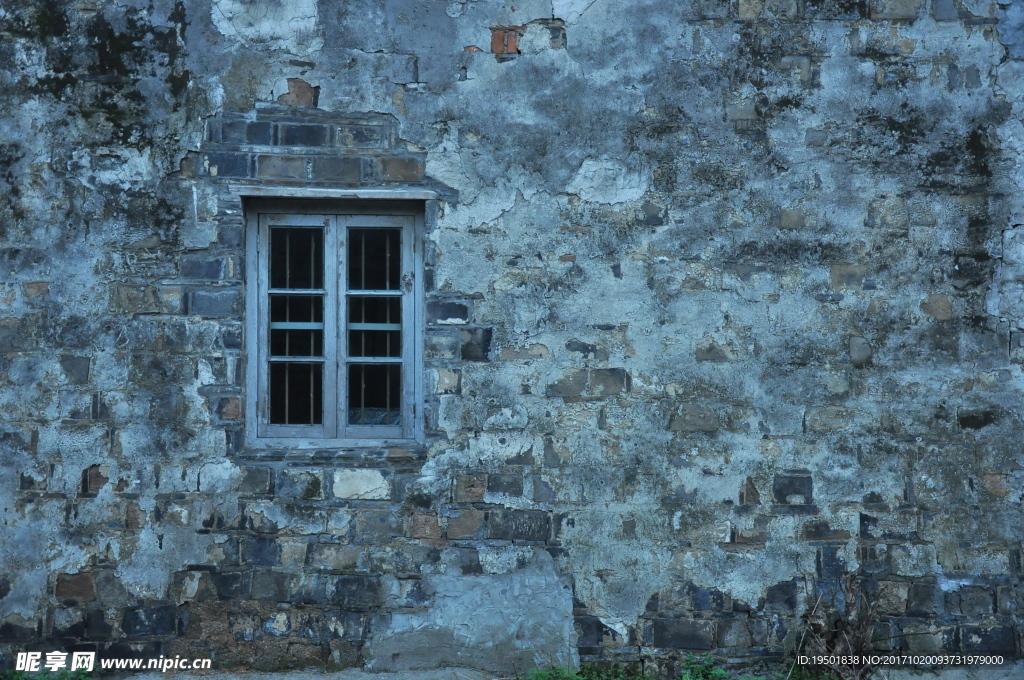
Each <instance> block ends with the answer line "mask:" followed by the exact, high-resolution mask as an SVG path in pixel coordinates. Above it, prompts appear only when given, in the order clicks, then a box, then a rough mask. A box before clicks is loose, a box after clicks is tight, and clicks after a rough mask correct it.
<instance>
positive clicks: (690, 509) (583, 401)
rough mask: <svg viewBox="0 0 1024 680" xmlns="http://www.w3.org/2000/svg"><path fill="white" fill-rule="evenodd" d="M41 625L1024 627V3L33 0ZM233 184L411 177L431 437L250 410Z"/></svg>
mask: <svg viewBox="0 0 1024 680" xmlns="http://www.w3.org/2000/svg"><path fill="white" fill-rule="evenodd" d="M0 87H2V92H3V93H4V94H3V96H2V97H0V192H2V194H3V196H4V198H5V200H4V201H2V202H0V267H2V271H3V275H4V276H3V282H2V284H0V380H2V385H3V387H2V390H0V413H2V432H0V464H2V466H3V473H2V475H0V490H2V491H0V498H2V500H3V505H2V507H3V525H2V528H0V565H2V569H0V652H3V653H4V654H5V655H6V656H7V657H9V656H10V654H11V653H13V652H16V651H24V650H28V649H40V650H44V651H49V650H53V649H63V650H66V651H70V650H73V649H87V650H98V651H100V652H101V654H105V655H110V656H128V655H138V656H143V657H156V656H159V655H160V654H164V655H175V654H180V655H182V656H189V657H196V656H198V657H210V656H212V657H213V658H214V660H215V664H216V665H217V666H218V667H221V668H227V669H232V668H233V669H240V668H265V669H280V668H287V667H303V666H307V665H328V666H334V667H352V666H368V667H370V668H373V669H377V670H402V669H413V668H430V667H441V666H452V665H461V666H467V667H475V668H483V669H489V670H493V671H499V672H507V671H510V670H511V669H512V668H513V664H515V667H516V668H519V669H522V668H523V667H526V666H530V665H534V664H546V663H560V664H564V663H575V662H576V661H578V660H581V659H582V660H588V659H589V660H595V659H604V660H624V661H630V660H638V659H644V660H645V661H647V662H652V663H657V664H660V665H662V666H663V667H664V668H665V669H667V670H671V668H672V667H673V664H674V663H675V661H676V660H677V659H678V658H679V656H680V654H682V653H685V651H686V650H713V651H715V652H716V653H718V654H720V655H722V656H725V657H728V658H731V659H735V660H751V659H753V658H761V657H769V658H772V657H778V656H781V655H782V654H784V652H785V650H786V649H788V648H791V647H792V645H793V644H794V643H795V641H796V637H797V634H798V629H799V615H800V613H801V612H803V611H804V610H805V609H806V608H807V607H808V606H810V605H811V604H813V603H814V602H816V601H818V600H819V598H820V599H822V600H824V601H829V600H831V599H832V598H833V597H834V596H835V594H836V593H837V592H839V585H840V583H841V582H842V580H843V578H844V575H846V574H848V573H850V572H855V571H858V572H859V573H860V574H861V575H862V577H863V579H862V582H863V584H864V587H865V589H866V590H867V593H868V595H869V596H870V597H871V598H873V599H876V600H877V601H878V603H879V606H880V614H881V619H880V624H879V631H880V633H882V634H880V635H879V637H880V638H888V639H887V640H886V641H885V642H884V643H882V644H883V646H885V645H887V646H890V647H892V648H896V649H902V650H914V651H930V650H945V651H950V652H954V651H964V652H984V653H988V652H992V653H998V654H1003V655H1006V656H1008V657H1012V656H1017V655H1019V652H1020V649H1021V633H1022V630H1024V629H1022V628H1021V626H1020V616H1021V607H1022V606H1024V603H1022V592H1024V591H1022V590H1021V587H1020V586H1021V584H1020V581H1021V576H1022V566H1021V563H1022V557H1024V555H1022V546H1021V541H1022V531H1021V526H1022V525H1024V516H1022V500H1024V498H1022V495H1024V458H1022V454H1021V449H1020V440H1021V435H1022V433H1024V412H1022V405H1024V399H1022V394H1021V393H1022V388H1024V376H1022V373H1021V366H1022V364H1024V226H1021V225H1022V224H1024V200H1022V197H1021V192H1020V187H1021V186H1022V183H1024V166H1022V164H1021V152H1022V150H1024V126H1022V124H1021V118H1022V115H1024V7H1022V5H1021V4H1020V3H1019V2H1013V3H1010V2H1005V1H1004V0H999V1H998V2H997V1H994V0H860V1H845V0H835V1H828V2H826V1H819V0H763V1H762V0H682V1H676V0H644V1H638V2H632V3H624V2H617V1H613V0H552V1H549V2H542V1H540V0H522V1H521V2H514V3H511V2H498V1H492V0H452V1H451V2H441V1H438V0H431V1H429V2H409V1H408V0H358V1H348V0H346V1H344V2H343V1H341V0H321V1H320V2H314V1H313V0H300V1H296V2H283V1H281V0H259V1H253V2H246V1H243V0H188V1H182V0H179V1H178V2H174V3H172V2H169V1H167V0H158V1H156V2H136V1H135V0H126V1H124V2H118V3H113V2H111V3H87V2H83V1H76V2H60V1H59V0H3V2H0ZM237 184H252V185H258V186H262V187H265V188H266V187H270V188H273V187H280V188H281V190H282V191H284V190H285V188H288V187H296V186H321V187H350V188H351V187H392V188H393V187H418V188H421V189H432V190H434V191H436V192H437V197H438V198H437V200H436V201H430V202H429V203H428V204H426V205H425V209H426V211H427V220H428V227H429V231H428V233H427V234H426V239H427V246H428V247H427V249H426V250H427V252H426V253H425V254H423V257H424V261H425V267H426V274H427V276H426V280H425V281H424V285H425V287H426V299H427V319H426V320H427V326H426V328H425V333H424V335H425V340H424V346H425V350H424V352H425V366H424V371H425V383H426V385H427V388H428V389H427V396H426V397H425V400H424V404H423V407H424V410H425V419H426V422H425V426H426V432H427V437H426V440H425V441H424V442H423V443H422V445H421V446H410V447H407V448H404V449H386V450H378V449H372V450H324V449H317V450H301V449H295V450H291V449H289V450H277V449H275V450H271V451H257V450H252V449H250V448H249V447H248V446H247V444H246V439H245V436H244V433H243V424H244V423H243V418H244V413H245V404H246V399H247V398H249V397H250V395H251V389H247V386H246V385H245V384H244V383H245V370H244V366H245V359H246V351H247V340H246V338H245V337H244V335H245V334H244V332H243V328H244V325H245V291H244V286H243V284H244V276H245V249H244V246H243V241H244V238H243V236H244V234H243V232H244V222H243V210H244V206H243V202H242V199H241V198H240V195H239V192H238V190H237V187H235V186H234V185H237Z"/></svg>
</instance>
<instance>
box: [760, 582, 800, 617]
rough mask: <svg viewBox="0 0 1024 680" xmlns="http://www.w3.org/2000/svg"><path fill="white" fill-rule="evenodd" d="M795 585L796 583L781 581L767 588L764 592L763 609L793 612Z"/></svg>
mask: <svg viewBox="0 0 1024 680" xmlns="http://www.w3.org/2000/svg"><path fill="white" fill-rule="evenodd" d="M796 596H797V584H796V581H795V580H794V581H783V582H782V583H776V584H775V585H773V586H769V587H768V590H766V591H765V596H764V608H765V609H767V610H769V611H789V612H791V611H795V610H796Z"/></svg>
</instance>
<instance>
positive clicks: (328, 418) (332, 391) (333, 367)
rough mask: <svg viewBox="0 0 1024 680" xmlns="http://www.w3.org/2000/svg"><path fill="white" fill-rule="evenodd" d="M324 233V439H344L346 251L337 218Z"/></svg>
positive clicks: (325, 227) (334, 216) (329, 223)
mask: <svg viewBox="0 0 1024 680" xmlns="http://www.w3.org/2000/svg"><path fill="white" fill-rule="evenodd" d="M324 232H325V233H324V342H323V353H324V370H323V379H324V435H325V436H327V437H341V436H343V433H342V431H343V427H344V423H343V422H339V421H338V411H339V408H338V407H339V403H340V402H341V401H342V400H343V399H344V394H343V393H344V390H343V389H341V385H343V384H344V382H343V381H342V380H341V375H340V368H339V366H338V364H339V359H340V358H341V357H344V356H345V354H344V349H343V348H344V344H343V343H344V339H343V338H342V337H341V336H343V335H344V334H345V332H344V326H345V322H344V318H345V317H344V310H345V292H344V289H342V287H341V286H342V284H341V279H340V277H341V274H340V272H341V271H342V270H343V269H344V267H343V266H342V264H343V262H344V251H343V247H342V243H341V239H340V237H339V233H338V232H339V229H338V217H337V216H336V215H331V216H329V217H328V218H327V220H326V223H325V224H324ZM332 336H337V338H336V339H334V338H333V337H332ZM339 352H340V354H339Z"/></svg>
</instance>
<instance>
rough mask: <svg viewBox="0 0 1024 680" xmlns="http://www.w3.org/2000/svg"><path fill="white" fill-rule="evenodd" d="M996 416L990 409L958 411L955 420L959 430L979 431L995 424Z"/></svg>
mask: <svg viewBox="0 0 1024 680" xmlns="http://www.w3.org/2000/svg"><path fill="white" fill-rule="evenodd" d="M997 417H998V414H997V413H996V412H995V411H993V410H991V409H960V410H959V411H957V414H956V420H957V423H958V424H959V425H960V429H961V430H980V429H981V428H983V427H985V426H986V425H991V424H992V423H994V422H996V419H997Z"/></svg>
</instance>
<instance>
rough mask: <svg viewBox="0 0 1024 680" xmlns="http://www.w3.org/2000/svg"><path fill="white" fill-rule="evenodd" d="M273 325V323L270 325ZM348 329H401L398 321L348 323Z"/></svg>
mask: <svg viewBox="0 0 1024 680" xmlns="http://www.w3.org/2000/svg"><path fill="white" fill-rule="evenodd" d="M270 327H271V328H273V327H274V325H273V324H271V326H270ZM348 329H349V330H350V331H400V330H402V324H400V323H350V324H349V325H348Z"/></svg>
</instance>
